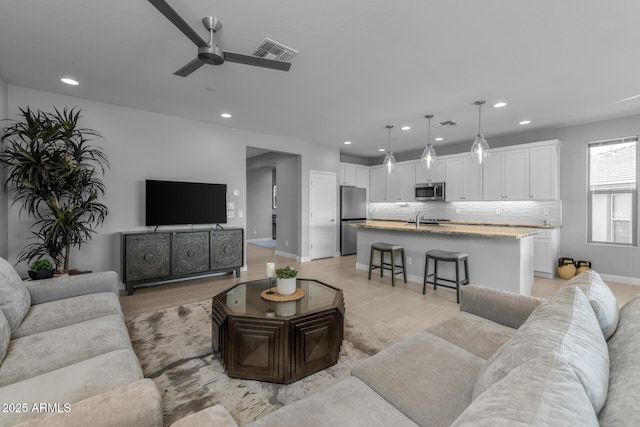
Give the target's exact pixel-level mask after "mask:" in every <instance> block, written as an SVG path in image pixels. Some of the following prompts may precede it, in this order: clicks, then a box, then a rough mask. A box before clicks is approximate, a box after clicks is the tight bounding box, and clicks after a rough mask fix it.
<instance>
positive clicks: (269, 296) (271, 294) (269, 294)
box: [260, 287, 304, 302]
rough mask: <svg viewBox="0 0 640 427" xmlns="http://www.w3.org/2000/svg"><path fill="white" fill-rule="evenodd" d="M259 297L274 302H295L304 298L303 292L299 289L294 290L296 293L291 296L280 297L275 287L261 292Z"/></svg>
mask: <svg viewBox="0 0 640 427" xmlns="http://www.w3.org/2000/svg"><path fill="white" fill-rule="evenodd" d="M260 296H261V297H262V298H264V299H266V300H267V301H276V302H283V301H295V300H299V299H300V298H302V297H303V296H304V291H303V290H302V289H300V288H296V291H295V292H294V293H293V294H292V295H280V294H279V293H278V288H277V287H276V288H269V289H267V290H266V291H262V293H261V294H260Z"/></svg>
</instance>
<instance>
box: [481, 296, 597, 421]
mask: <svg viewBox="0 0 640 427" xmlns="http://www.w3.org/2000/svg"><path fill="white" fill-rule="evenodd" d="M555 352H558V353H560V354H561V356H562V357H563V358H564V359H565V360H567V361H568V363H569V364H570V365H571V367H572V368H573V369H574V371H575V372H576V375H577V377H578V378H579V380H580V382H581V383H582V386H583V387H584V389H585V391H586V393H587V396H589V399H590V401H591V404H592V405H593V408H594V410H595V411H596V412H599V411H600V409H602V406H603V405H604V402H605V400H606V398H607V388H608V384H609V352H608V349H607V343H606V341H605V340H604V336H603V335H602V332H601V330H600V325H599V324H598V319H596V316H595V314H594V312H593V309H592V308H591V304H590V303H589V300H588V299H587V297H586V296H585V295H584V293H583V292H582V291H581V290H580V289H579V288H577V287H575V286H569V287H566V288H562V289H560V290H559V291H558V292H556V294H555V295H553V297H551V298H550V299H549V300H547V301H545V302H543V303H542V304H540V305H539V306H538V308H536V309H535V311H534V312H533V313H532V314H531V316H530V317H529V319H527V321H526V322H525V323H524V324H523V325H522V326H521V327H520V329H518V331H517V332H516V333H515V335H514V336H513V337H512V338H511V339H510V340H509V341H507V343H505V345H503V346H502V347H500V349H499V350H498V351H496V353H495V354H494V355H493V356H491V358H490V359H489V361H488V362H487V364H486V366H485V367H484V368H483V369H482V371H481V372H480V374H479V376H478V380H477V381H476V384H475V387H474V389H473V398H474V399H475V398H477V397H478V396H479V395H480V394H482V393H483V392H485V391H486V390H488V389H489V388H490V387H491V386H493V385H494V384H495V383H497V382H498V381H500V380H501V379H502V378H504V377H505V376H507V374H508V373H509V372H511V371H512V370H513V369H515V368H516V367H518V366H519V365H521V364H523V363H525V362H527V361H528V360H531V359H535V358H537V357H540V356H542V355H544V354H547V353H555Z"/></svg>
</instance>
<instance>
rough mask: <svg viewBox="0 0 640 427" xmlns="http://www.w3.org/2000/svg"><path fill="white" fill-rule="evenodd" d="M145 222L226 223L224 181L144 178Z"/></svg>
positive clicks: (225, 190) (157, 223)
mask: <svg viewBox="0 0 640 427" xmlns="http://www.w3.org/2000/svg"><path fill="white" fill-rule="evenodd" d="M145 205H146V215H145V225H147V226H158V225H180V224H226V222H227V184H206V183H201V182H178V181H157V180H151V179H148V180H147V182H146V203H145Z"/></svg>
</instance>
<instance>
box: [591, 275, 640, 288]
mask: <svg viewBox="0 0 640 427" xmlns="http://www.w3.org/2000/svg"><path fill="white" fill-rule="evenodd" d="M598 274H600V277H602V280H605V281H607V280H610V281H612V282H618V283H624V284H625V285H640V279H639V278H637V277H626V276H616V275H614V274H602V273H598Z"/></svg>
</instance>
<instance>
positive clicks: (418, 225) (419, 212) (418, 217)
mask: <svg viewBox="0 0 640 427" xmlns="http://www.w3.org/2000/svg"><path fill="white" fill-rule="evenodd" d="M421 214H422V211H418V213H417V214H416V230H418V229H419V228H420V215H421Z"/></svg>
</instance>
